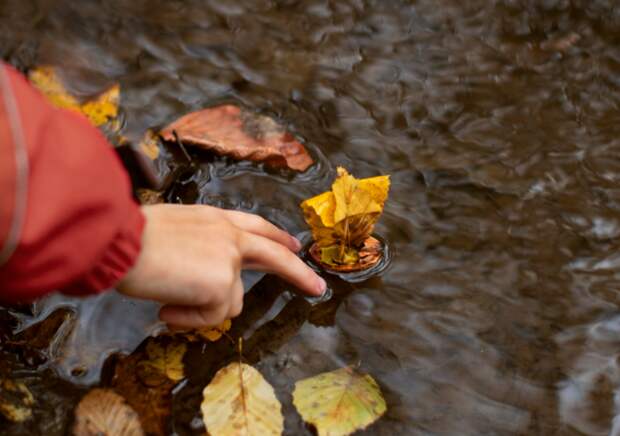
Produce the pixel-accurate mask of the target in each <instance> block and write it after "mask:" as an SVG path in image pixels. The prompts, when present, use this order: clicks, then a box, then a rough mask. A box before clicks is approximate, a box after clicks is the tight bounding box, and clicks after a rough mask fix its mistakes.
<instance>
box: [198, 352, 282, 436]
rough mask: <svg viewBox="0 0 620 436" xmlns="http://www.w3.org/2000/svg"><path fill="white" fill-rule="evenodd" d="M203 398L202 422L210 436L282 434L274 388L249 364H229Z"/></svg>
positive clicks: (216, 376) (280, 411)
mask: <svg viewBox="0 0 620 436" xmlns="http://www.w3.org/2000/svg"><path fill="white" fill-rule="evenodd" d="M202 395H203V401H202V406H201V410H202V419H203V420H204V422H205V425H206V427H207V431H208V432H209V434H212V435H226V436H229V435H243V436H269V435H281V434H282V431H283V429H284V418H283V416H282V410H281V409H282V406H281V404H280V402H279V401H278V399H277V398H276V395H275V392H274V391H273V387H271V385H270V384H269V383H267V382H266V381H265V379H264V378H263V376H262V375H261V374H260V373H259V372H258V371H257V370H256V369H254V368H253V367H251V366H250V365H246V364H243V363H231V364H230V365H228V366H227V367H225V368H223V369H220V370H219V371H218V372H217V374H215V377H214V378H213V380H212V381H211V383H210V384H209V385H208V386H207V387H206V388H205V389H204V391H203V392H202Z"/></svg>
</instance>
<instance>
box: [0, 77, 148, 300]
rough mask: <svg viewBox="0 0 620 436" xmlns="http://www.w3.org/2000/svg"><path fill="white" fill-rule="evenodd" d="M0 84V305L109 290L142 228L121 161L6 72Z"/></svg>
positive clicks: (74, 118) (96, 135)
mask: <svg viewBox="0 0 620 436" xmlns="http://www.w3.org/2000/svg"><path fill="white" fill-rule="evenodd" d="M0 77H1V79H2V81H1V82H0V85H1V92H2V95H1V97H2V98H1V99H0V140H1V141H2V142H1V145H0V153H2V156H3V158H2V164H0V169H1V170H2V173H1V175H0V206H1V209H2V214H1V215H0V244H1V245H0V247H1V248H0V250H1V251H0V253H1V254H2V256H3V257H0V300H3V301H23V300H32V299H35V298H38V297H40V296H42V295H44V294H46V293H48V292H51V291H54V290H62V291H65V292H70V293H80V294H82V293H92V292H97V291H100V290H103V289H105V288H107V287H109V286H112V285H114V284H115V283H116V282H118V280H120V278H121V277H122V276H123V275H124V274H125V273H126V272H127V271H128V270H129V269H130V268H131V266H132V265H133V263H134V262H135V259H136V258H137V256H138V252H139V250H140V237H141V233H142V229H143V225H144V218H143V216H142V214H141V212H140V209H139V207H138V206H137V204H136V203H135V202H134V201H133V199H132V196H131V187H130V183H129V179H128V177H127V174H126V173H125V170H124V169H123V167H122V165H121V163H120V160H119V159H118V158H117V156H116V154H115V153H114V151H113V150H112V149H111V147H110V146H109V145H108V143H107V141H106V140H105V138H104V137H103V135H102V134H101V133H100V132H99V131H98V130H97V129H96V128H94V127H92V126H91V125H90V124H89V123H88V121H87V120H86V119H85V118H83V117H82V116H80V115H78V114H74V113H72V112H68V111H62V110H59V109H55V108H52V107H51V106H50V105H49V104H48V103H47V102H46V101H45V100H44V98H43V97H42V96H41V95H39V94H38V93H37V92H36V91H35V90H33V89H32V88H31V87H30V86H29V84H28V83H27V82H26V81H25V79H24V78H23V77H21V76H20V75H19V74H18V73H16V72H15V71H14V70H12V69H10V68H8V67H5V66H0ZM4 156H8V157H9V159H5V158H4Z"/></svg>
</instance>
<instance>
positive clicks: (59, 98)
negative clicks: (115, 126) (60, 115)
mask: <svg viewBox="0 0 620 436" xmlns="http://www.w3.org/2000/svg"><path fill="white" fill-rule="evenodd" d="M28 78H29V79H30V82H31V83H32V84H33V85H34V86H35V87H36V88H37V89H39V91H41V92H42V93H43V94H44V95H45V96H46V97H47V99H48V100H49V101H50V102H51V103H52V104H53V105H54V106H56V107H59V108H62V109H69V110H72V111H75V112H79V113H82V114H84V115H85V116H86V117H87V118H88V119H89V120H90V122H91V123H92V124H94V125H95V126H98V127H99V126H102V125H104V124H105V123H107V122H108V121H111V120H113V119H115V118H116V117H117V116H118V105H119V100H120V86H119V85H118V84H115V85H112V86H111V87H110V88H108V89H107V90H106V91H104V92H103V93H101V94H100V95H99V96H97V97H95V98H94V99H92V100H90V101H87V102H85V103H83V104H82V103H81V102H80V101H79V100H78V99H77V98H75V97H73V96H72V95H71V94H69V92H68V91H67V89H66V88H65V86H64V85H63V84H62V82H61V80H60V78H59V77H58V75H57V74H56V71H55V70H54V68H53V67H49V66H42V67H38V68H35V69H34V70H32V71H31V72H30V74H29V75H28Z"/></svg>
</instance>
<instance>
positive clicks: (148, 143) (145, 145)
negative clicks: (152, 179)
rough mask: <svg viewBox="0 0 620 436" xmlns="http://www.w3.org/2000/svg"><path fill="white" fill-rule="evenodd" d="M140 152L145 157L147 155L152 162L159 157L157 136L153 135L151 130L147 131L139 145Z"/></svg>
mask: <svg viewBox="0 0 620 436" xmlns="http://www.w3.org/2000/svg"><path fill="white" fill-rule="evenodd" d="M138 148H140V151H142V152H143V153H144V154H145V155H147V156H148V157H149V158H151V159H152V160H155V159H157V158H158V157H159V145H158V143H157V135H155V133H153V131H151V130H147V131H146V133H145V134H144V137H143V138H142V141H140V144H139V145H138Z"/></svg>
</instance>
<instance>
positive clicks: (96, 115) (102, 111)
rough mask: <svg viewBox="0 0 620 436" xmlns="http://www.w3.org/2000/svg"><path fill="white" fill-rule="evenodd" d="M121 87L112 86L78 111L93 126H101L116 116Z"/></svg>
mask: <svg viewBox="0 0 620 436" xmlns="http://www.w3.org/2000/svg"><path fill="white" fill-rule="evenodd" d="M120 95H121V87H120V86H119V85H118V84H116V85H112V86H111V87H110V88H108V89H107V90H106V91H104V92H103V93H102V94H100V95H99V96H98V97H97V98H95V99H94V100H91V101H87V102H86V103H84V104H83V105H82V106H81V107H80V111H81V112H82V113H83V114H84V115H86V117H88V119H89V120H90V122H91V123H93V124H94V125H95V126H102V125H104V124H105V123H107V122H108V121H112V120H113V119H115V118H116V117H117V116H118V104H119V101H120Z"/></svg>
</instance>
